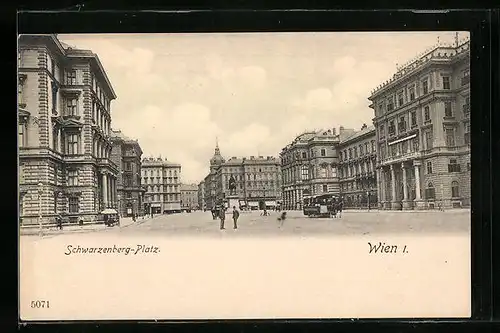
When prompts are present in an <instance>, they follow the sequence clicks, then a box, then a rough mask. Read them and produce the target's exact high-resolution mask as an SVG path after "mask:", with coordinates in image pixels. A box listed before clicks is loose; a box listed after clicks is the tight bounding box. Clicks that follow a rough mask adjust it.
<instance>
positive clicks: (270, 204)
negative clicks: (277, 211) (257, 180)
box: [266, 201, 276, 206]
mask: <svg viewBox="0 0 500 333" xmlns="http://www.w3.org/2000/svg"><path fill="white" fill-rule="evenodd" d="M266 206H276V201H266Z"/></svg>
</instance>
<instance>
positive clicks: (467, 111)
mask: <svg viewBox="0 0 500 333" xmlns="http://www.w3.org/2000/svg"><path fill="white" fill-rule="evenodd" d="M462 110H463V113H464V118H469V116H470V99H469V96H467V97H465V104H464V105H463V106H462Z"/></svg>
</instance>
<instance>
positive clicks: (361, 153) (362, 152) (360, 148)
mask: <svg viewBox="0 0 500 333" xmlns="http://www.w3.org/2000/svg"><path fill="white" fill-rule="evenodd" d="M364 154H365V152H364V150H363V146H362V145H360V146H359V155H361V156H363V155H364Z"/></svg>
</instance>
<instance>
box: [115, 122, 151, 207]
mask: <svg viewBox="0 0 500 333" xmlns="http://www.w3.org/2000/svg"><path fill="white" fill-rule="evenodd" d="M111 133H112V135H111V143H112V149H111V160H112V161H113V162H114V163H115V164H116V165H118V169H119V172H118V176H117V183H116V186H117V201H118V202H117V203H118V206H117V209H118V212H119V213H120V215H121V216H134V215H139V216H142V215H144V205H143V202H144V192H145V190H144V189H143V187H142V186H141V158H142V149H141V146H140V145H139V142H138V141H137V140H132V139H130V138H128V137H126V136H125V135H123V133H122V132H121V131H115V130H112V131H111Z"/></svg>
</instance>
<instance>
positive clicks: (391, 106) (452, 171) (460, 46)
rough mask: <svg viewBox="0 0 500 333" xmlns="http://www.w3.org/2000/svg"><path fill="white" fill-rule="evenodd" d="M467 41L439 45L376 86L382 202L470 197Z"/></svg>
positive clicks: (418, 204) (409, 205) (437, 202)
mask: <svg viewBox="0 0 500 333" xmlns="http://www.w3.org/2000/svg"><path fill="white" fill-rule="evenodd" d="M469 48H470V43H469V41H468V40H464V41H461V42H458V41H457V43H456V44H455V45H447V46H444V45H437V46H436V47H434V48H432V49H430V50H429V51H428V52H425V53H424V54H423V55H422V56H420V57H418V58H417V59H416V60H414V61H411V62H410V63H408V64H406V65H404V66H402V67H400V68H399V69H398V71H397V73H396V74H394V76H393V78H392V79H391V80H389V81H387V82H385V83H384V84H382V85H381V86H379V87H378V88H377V89H376V90H374V91H373V92H372V94H371V96H370V98H369V99H370V101H371V102H372V104H371V106H370V107H371V108H373V109H374V111H375V118H374V126H375V128H376V143H377V152H378V156H377V173H378V175H377V178H378V179H379V182H378V183H379V188H378V195H379V198H378V201H379V206H380V208H383V209H395V210H397V209H405V210H406V209H426V208H427V209H432V208H437V207H438V206H442V207H462V206H469V205H470V95H469V91H470V89H469V78H470V76H469V73H470V71H469V58H470V50H469Z"/></svg>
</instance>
